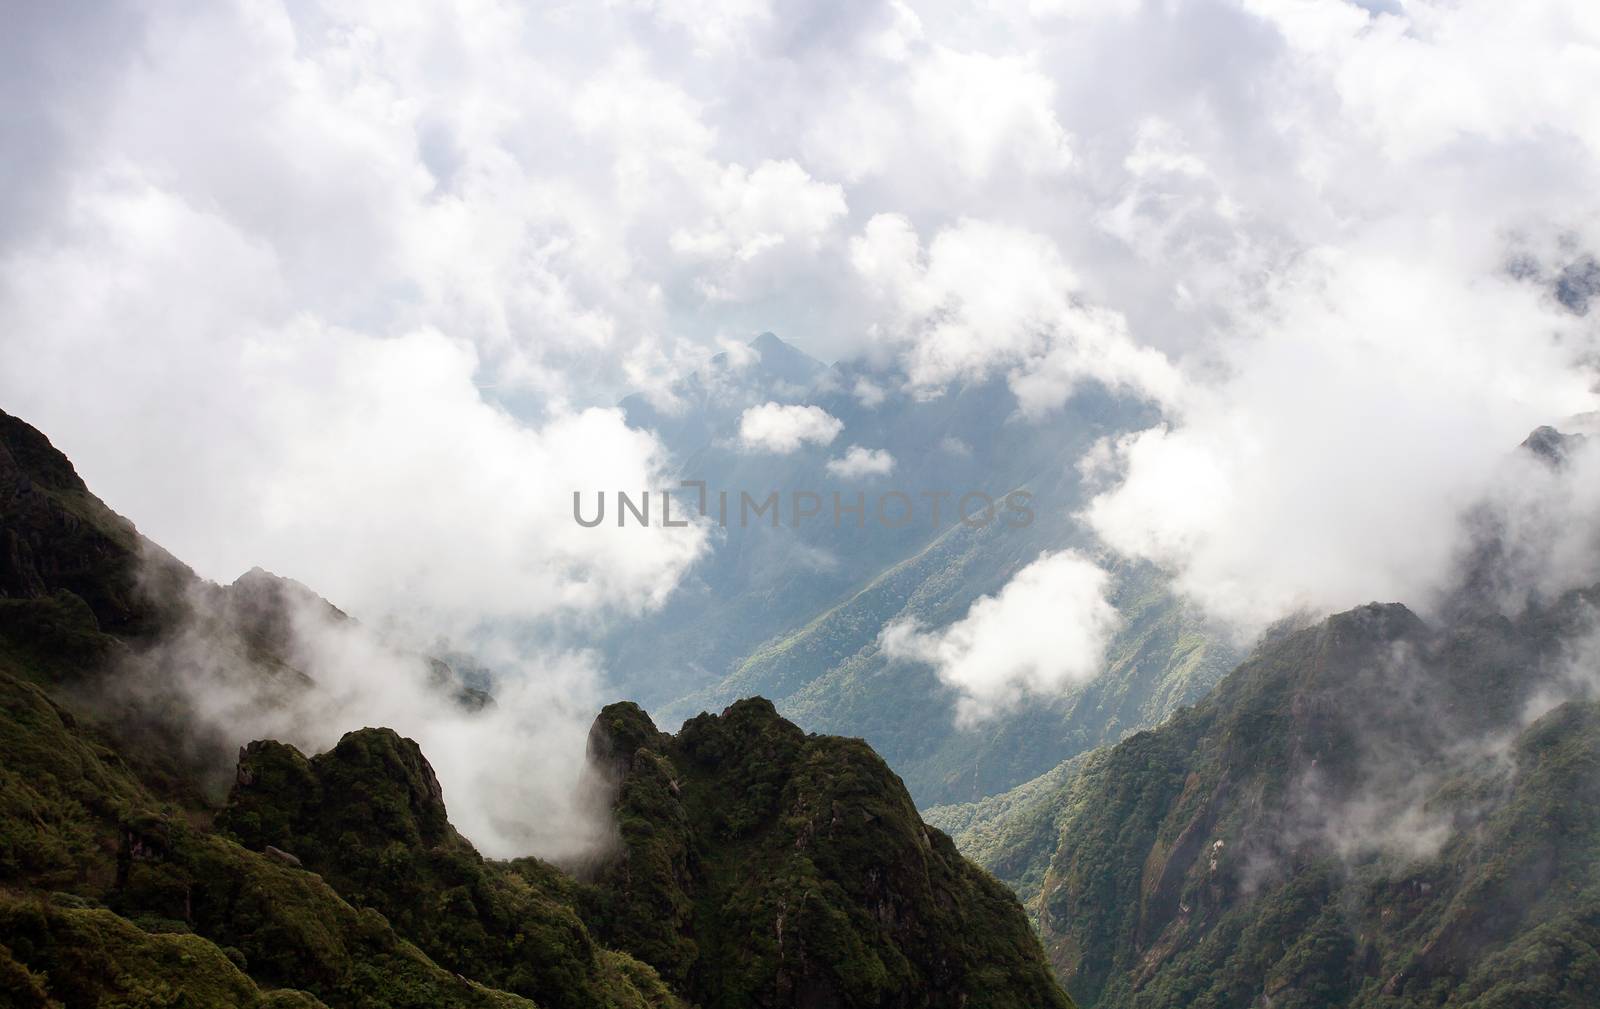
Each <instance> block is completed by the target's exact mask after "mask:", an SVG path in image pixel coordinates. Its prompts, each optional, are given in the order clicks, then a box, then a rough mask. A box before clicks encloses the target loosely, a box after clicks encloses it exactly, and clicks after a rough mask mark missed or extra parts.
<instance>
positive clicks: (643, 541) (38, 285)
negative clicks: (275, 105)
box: [0, 181, 704, 635]
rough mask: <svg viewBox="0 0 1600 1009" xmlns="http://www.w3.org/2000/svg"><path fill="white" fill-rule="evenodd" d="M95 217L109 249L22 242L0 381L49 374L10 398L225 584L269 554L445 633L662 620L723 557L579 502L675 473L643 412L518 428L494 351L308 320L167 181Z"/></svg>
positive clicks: (109, 196) (329, 591) (132, 188)
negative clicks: (638, 417) (126, 435)
mask: <svg viewBox="0 0 1600 1009" xmlns="http://www.w3.org/2000/svg"><path fill="white" fill-rule="evenodd" d="M76 214H77V222H78V225H79V226H80V227H81V228H83V229H84V230H85V232H86V233H88V234H89V235H90V236H92V237H93V239H94V241H93V242H92V244H87V243H86V244H85V245H84V246H75V247H68V248H61V249H54V250H47V251H40V252H38V253H35V254H31V255H24V254H20V253H19V254H14V255H13V256H12V257H11V258H10V259H9V260H8V261H7V264H6V265H7V269H6V270H5V272H4V275H3V279H0V326H3V327H4V328H5V329H6V331H7V332H9V333H10V334H12V335H11V336H10V337H9V338H8V339H7V340H5V341H4V342H0V372H3V373H4V374H5V375H7V376H22V375H27V376H29V378H30V381H29V382H27V383H19V382H15V381H12V382H9V383H7V387H6V389H5V395H6V399H7V404H8V409H11V410H14V411H16V412H18V413H20V414H21V415H22V416H23V417H25V418H27V419H29V420H30V421H32V422H34V423H36V424H38V425H39V426H41V427H42V428H43V429H44V430H45V431H47V432H48V433H49V434H50V436H51V437H52V438H54V439H55V440H56V441H57V443H58V444H60V445H62V446H63V447H64V448H65V449H66V451H67V452H68V453H69V454H70V455H71V456H72V457H73V458H74V460H75V461H76V462H77V463H78V465H79V466H80V467H81V469H82V470H83V472H84V474H85V476H86V478H87V479H88V481H89V483H90V485H91V486H94V487H97V488H103V489H104V491H105V493H106V494H107V497H108V499H109V501H110V503H111V504H112V505H113V507H116V508H118V509H119V510H121V511H123V512H125V513H127V514H129V515H132V516H134V517H136V519H137V520H138V523H139V525H140V526H141V527H142V528H143V529H144V530H145V531H146V532H147V533H148V534H150V535H151V536H152V537H153V538H155V539H156V540H157V541H159V542H161V543H162V544H163V545H165V546H167V547H168V548H169V549H171V550H173V551H174V552H176V553H177V554H179V555H180V556H182V557H184V558H185V559H186V560H188V561H190V562H191V563H193V564H194V565H196V567H197V568H198V569H199V570H200V571H202V572H203V573H205V574H207V575H210V576H212V577H214V578H217V579H220V580H231V579H232V577H234V576H235V575H237V574H238V573H239V572H241V571H243V570H246V569H248V568H249V567H251V566H253V565H256V564H260V565H263V566H267V567H270V568H272V569H274V570H277V571H280V572H283V573H285V574H289V575H293V576H294V577H296V578H298V579H300V580H301V581H304V582H306V583H308V584H312V585H315V586H316V587H317V589H318V591H320V592H322V593H324V594H326V595H328V596H329V597H330V598H333V599H336V600H338V602H339V604H340V605H341V606H344V607H347V608H349V609H350V610H351V611H353V612H355V613H358V614H361V615H363V616H365V617H367V618H369V619H372V620H390V621H397V622H412V623H414V624H415V632H416V633H418V634H421V635H431V634H433V633H438V632H455V631H465V630H468V629H470V628H471V627H472V626H474V625H477V624H480V623H483V622H485V621H497V620H505V619H513V618H518V619H529V618H568V617H574V616H585V615H593V614H602V613H605V612H608V611H610V612H620V613H628V612H638V611H639V610H641V609H644V608H647V607H650V606H653V605H656V604H659V603H660V602H661V601H662V600H663V599H664V597H665V596H666V594H667V593H668V592H669V591H670V590H671V588H672V586H673V585H674V584H675V583H676V581H677V579H678V577H679V576H680V575H681V574H682V572H683V571H684V570H685V569H686V568H687V567H688V565H690V564H691V563H693V561H694V560H695V558H696V557H697V556H699V554H700V552H701V550H702V549H703V546H704V543H703V538H702V535H701V532H700V531H699V530H697V529H695V528H693V527H690V528H686V529H674V530H668V529H660V528H656V529H649V530H641V529H632V530H618V529H602V528H597V529H584V528H581V527H579V526H578V525H577V524H576V523H575V522H574V521H573V520H572V516H571V499H572V494H573V493H574V492H575V491H581V492H584V493H591V494H592V493H594V492H596V491H599V490H615V489H616V488H618V487H627V488H637V487H645V486H657V485H659V484H660V483H661V480H662V477H663V474H664V472H665V463H666V460H665V459H664V457H663V456H662V451H661V449H660V446H659V445H658V444H657V442H656V441H655V439H654V437H653V436H652V435H650V434H649V433H648V432H642V431H637V430H632V429H630V428H628V427H627V426H626V425H625V424H624V422H623V419H622V415H621V413H620V411H617V410H613V409H598V408H591V409H587V410H581V411H578V410H563V411H557V412H554V413H552V414H551V415H550V416H548V417H547V418H546V419H544V420H542V421H540V422H537V423H534V422H528V421H522V420H518V419H517V418H515V417H514V416H512V415H511V414H510V413H509V412H507V411H506V410H505V409H503V408H502V407H500V406H497V405H495V404H494V403H492V402H489V401H486V400H485V399H484V398H483V396H482V394H481V391H480V389H479V388H478V386H477V384H476V379H477V375H478V371H479V360H478V356H477V353H476V352H475V350H474V348H473V346H472V345H471V344H469V343H465V342H462V341H459V340H453V339H450V338H449V337H447V336H445V335H444V334H443V333H441V332H439V331H438V330H435V329H431V328H417V329H411V330H403V331H400V332H396V333H393V334H392V335H386V336H375V335H370V334H366V333H362V332H360V331H357V330H354V329H350V328H347V327H343V326H338V325H334V324H331V323H329V322H327V321H325V320H323V319H320V318H318V317H316V316H312V315H307V314H303V313H298V312H295V311H294V305H293V303H292V301H290V299H289V297H288V295H287V293H286V291H287V289H288V288H289V284H288V281H287V280H286V278H285V277H284V276H283V272H282V270H281V269H280V267H279V262H278V260H277V259H276V257H274V256H273V255H272V254H271V251H270V249H269V248H268V247H266V246H264V245H263V244H262V243H259V242H257V241H254V240H252V239H251V237H250V236H248V235H246V234H243V233H241V232H240V231H239V230H237V229H235V228H233V227H232V226H230V225H229V224H228V222H226V221H224V220H222V219H221V218H220V217H218V216H217V215H216V214H214V213H208V212H204V211H201V210H198V209H196V208H193V207H191V206H189V205H187V204H185V203H183V202H181V201H179V200H176V199H174V198H173V197H171V196H170V195H168V194H165V193H163V192H161V191H159V190H156V189H153V188H151V187H149V186H147V185H142V184H139V183H137V182H133V181H123V182H120V183H107V184H105V185H104V186H103V187H100V188H96V189H92V190H86V191H84V192H82V193H80V199H79V203H78V206H77V208H76ZM179 290H182V291H183V292H185V293H184V294H183V296H182V297H172V298H171V299H170V300H168V299H164V298H162V297H160V296H159V295H160V294H161V293H162V292H169V293H170V292H176V291H179ZM118 332H127V333H137V334H143V335H145V336H147V337H149V339H146V340H132V339H126V340H114V339H113V340H108V339H107V334H109V333H118ZM69 388H70V389H76V390H77V391H78V397H81V398H75V399H67V398H64V397H62V396H61V395H60V390H62V389H69ZM124 430H137V431H138V433H139V440H138V442H137V445H135V446H130V445H129V444H127V443H126V442H125V441H123V440H122V439H121V438H119V437H118V436H117V435H116V432H118V431H124ZM157 473H158V474H160V478H159V479H153V478H152V474H157ZM353 528H359V529H360V530H361V534H360V535H352V534H351V530H352V529H353Z"/></svg>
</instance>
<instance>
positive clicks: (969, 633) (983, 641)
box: [880, 550, 1120, 725]
mask: <svg viewBox="0 0 1600 1009" xmlns="http://www.w3.org/2000/svg"><path fill="white" fill-rule="evenodd" d="M1109 581H1110V576H1109V575H1107V574H1106V572H1105V571H1104V570H1102V569H1101V568H1100V567H1098V566H1097V565H1096V564H1094V562H1092V561H1090V560H1088V559H1087V558H1085V557H1083V556H1082V555H1080V554H1077V553H1075V552H1073V551H1071V550H1063V551H1060V552H1057V553H1046V554H1042V555H1040V557H1039V558H1038V559H1037V560H1035V561H1034V562H1033V563H1031V564H1029V565H1028V566H1027V567H1025V568H1023V569H1022V570H1021V571H1019V572H1017V574H1016V575H1015V576H1014V577H1013V578H1012V579H1011V580H1010V581H1009V582H1007V583H1006V586H1005V588H1003V589H1001V590H1000V592H999V593H998V594H997V595H993V596H984V597H983V598H981V599H979V600H978V601H977V602H975V603H973V604H972V607H971V609H969V610H968V611H967V615H966V616H965V617H963V618H962V619H961V620H959V621H957V622H955V623H954V624H951V625H949V626H948V627H944V628H940V629H938V630H933V631H926V630H923V629H921V628H920V627H918V626H917V625H916V624H914V623H910V622H898V623H894V624H891V625H889V626H888V627H885V628H884V630H883V634H882V635H881V638H880V643H881V645H882V647H883V650H884V653H885V654H886V655H888V656H889V657H890V658H892V659H903V660H910V661H916V662H924V663H927V664H929V665H931V666H933V667H934V669H935V671H936V672H937V673H938V675H939V679H941V680H942V681H944V682H945V683H947V684H949V685H951V686H953V687H955V688H956V689H957V690H958V691H959V692H960V694H961V700H960V702H959V703H958V706H957V713H956V714H957V721H958V722H959V723H961V724H964V725H971V724H973V723H975V722H978V721H981V720H983V719H985V718H988V717H990V716H992V715H994V714H995V713H997V712H999V711H1002V710H1005V709H1007V708H1012V707H1015V706H1016V705H1018V704H1020V703H1021V702H1022V701H1023V700H1024V699H1025V698H1026V697H1027V696H1028V695H1030V694H1050V693H1056V692H1059V691H1061V690H1064V689H1066V688H1068V687H1071V686H1075V685H1077V684H1080V683H1084V682H1086V681H1088V680H1090V679H1093V678H1094V677H1095V676H1097V675H1099V674H1100V672H1101V670H1102V669H1103V667H1104V662H1105V648H1106V643H1107V642H1108V641H1109V640H1110V637H1111V634H1112V633H1113V631H1114V630H1115V629H1116V627H1117V624H1118V622H1119V619H1120V618H1119V617H1118V616H1117V612H1116V610H1115V609H1114V608H1113V607H1112V606H1111V604H1110V603H1109V602H1108V601H1107V600H1106V591H1107V586H1108V583H1109Z"/></svg>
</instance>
